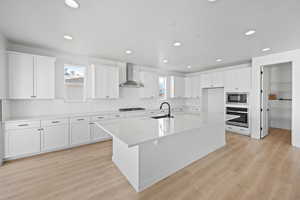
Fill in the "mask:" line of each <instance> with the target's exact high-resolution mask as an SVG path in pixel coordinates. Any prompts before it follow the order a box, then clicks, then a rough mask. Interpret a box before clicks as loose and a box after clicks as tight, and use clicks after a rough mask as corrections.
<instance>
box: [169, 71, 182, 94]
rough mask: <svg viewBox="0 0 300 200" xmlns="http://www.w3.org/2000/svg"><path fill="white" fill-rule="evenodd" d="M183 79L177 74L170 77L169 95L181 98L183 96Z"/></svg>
mask: <svg viewBox="0 0 300 200" xmlns="http://www.w3.org/2000/svg"><path fill="white" fill-rule="evenodd" d="M184 90H185V79H184V78H183V77H179V76H171V77H170V97H171V98H183V97H185V91H184Z"/></svg>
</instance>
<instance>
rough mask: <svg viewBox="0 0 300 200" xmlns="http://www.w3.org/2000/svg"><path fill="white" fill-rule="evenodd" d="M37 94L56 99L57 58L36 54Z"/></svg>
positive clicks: (38, 96) (40, 96)
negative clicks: (55, 73)
mask: <svg viewBox="0 0 300 200" xmlns="http://www.w3.org/2000/svg"><path fill="white" fill-rule="evenodd" d="M34 58H35V59H34V60H35V67H34V76H35V96H37V98H40V99H54V86H55V85H54V84H55V82H54V81H55V80H54V79H55V76H54V72H55V59H54V58H50V57H44V56H35V57H34Z"/></svg>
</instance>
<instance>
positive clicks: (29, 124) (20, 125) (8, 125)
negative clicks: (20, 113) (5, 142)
mask: <svg viewBox="0 0 300 200" xmlns="http://www.w3.org/2000/svg"><path fill="white" fill-rule="evenodd" d="M4 126H5V130H14V129H24V128H26V129H27V128H40V126H41V122H40V121H39V120H38V121H18V122H5V125H4Z"/></svg>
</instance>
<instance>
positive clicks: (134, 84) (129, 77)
mask: <svg viewBox="0 0 300 200" xmlns="http://www.w3.org/2000/svg"><path fill="white" fill-rule="evenodd" d="M120 87H129V88H140V87H144V84H143V83H140V82H138V81H135V80H134V65H133V64H132V63H126V80H125V82H124V83H121V84H120Z"/></svg>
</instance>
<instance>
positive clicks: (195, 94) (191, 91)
mask: <svg viewBox="0 0 300 200" xmlns="http://www.w3.org/2000/svg"><path fill="white" fill-rule="evenodd" d="M184 80H185V97H186V98H200V96H201V86H200V85H201V79H200V76H193V77H186V78H185V79H184Z"/></svg>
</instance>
